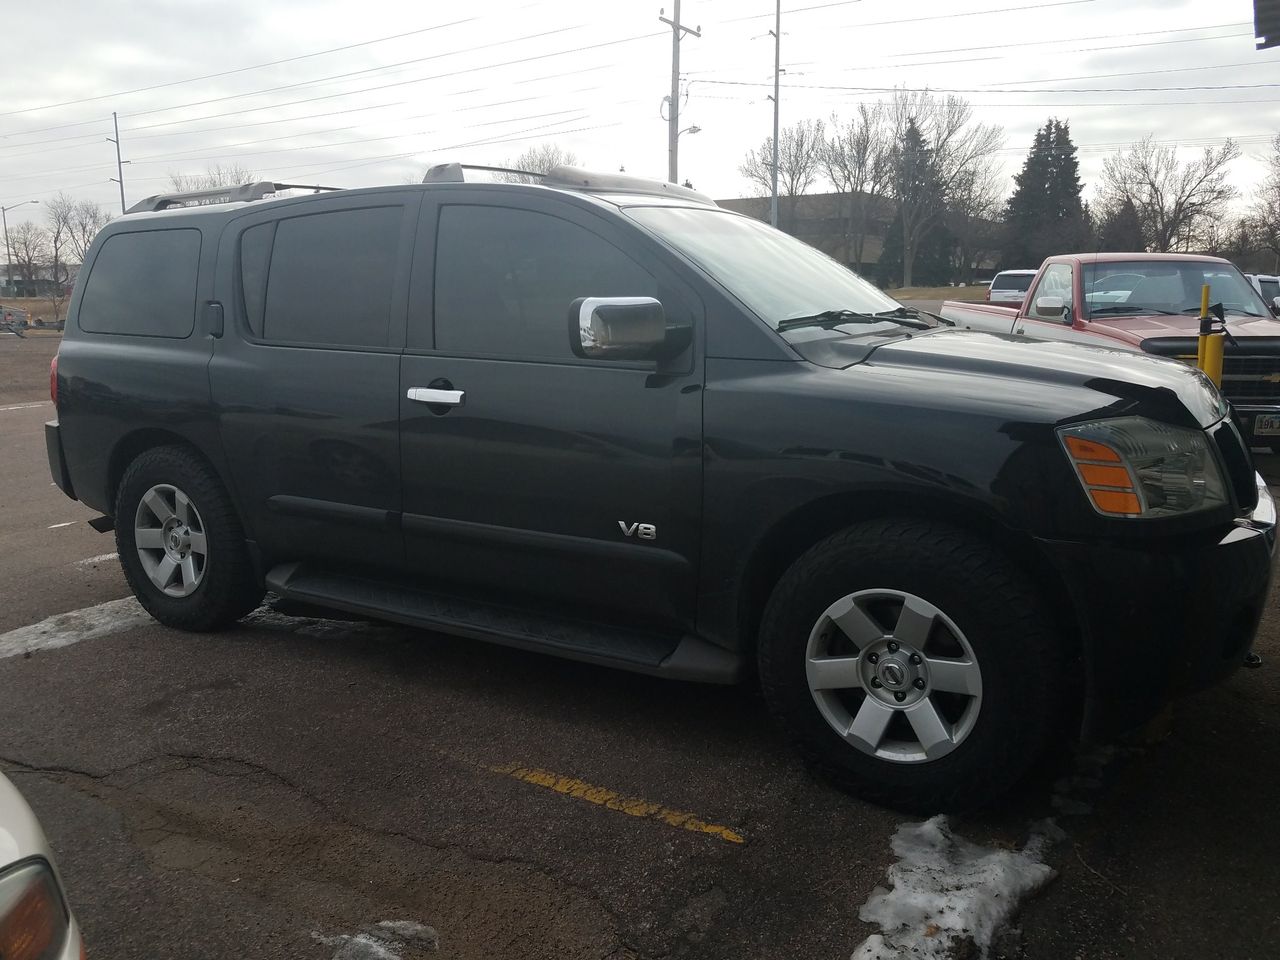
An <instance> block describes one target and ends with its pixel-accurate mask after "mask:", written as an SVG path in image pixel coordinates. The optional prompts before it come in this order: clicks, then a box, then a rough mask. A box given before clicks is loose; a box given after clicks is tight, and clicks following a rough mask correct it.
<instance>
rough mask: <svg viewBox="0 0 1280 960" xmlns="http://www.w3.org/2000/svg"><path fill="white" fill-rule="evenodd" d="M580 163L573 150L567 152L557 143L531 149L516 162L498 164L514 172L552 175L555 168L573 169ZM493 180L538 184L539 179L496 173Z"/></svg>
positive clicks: (505, 161)
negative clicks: (526, 171) (522, 171)
mask: <svg viewBox="0 0 1280 960" xmlns="http://www.w3.org/2000/svg"><path fill="white" fill-rule="evenodd" d="M577 162H578V156H577V154H575V153H574V152H573V151H572V150H566V149H565V148H564V147H562V146H560V145H559V144H556V143H540V144H538V145H537V146H535V147H530V148H529V149H528V150H526V151H525V152H524V153H522V154H520V156H518V157H516V158H515V159H514V160H511V159H506V160H503V161H502V163H500V164H498V166H500V167H508V168H510V169H512V170H528V171H529V172H530V173H550V172H551V169H552V168H553V167H561V166H563V167H572V166H574V165H575V164H577ZM493 178H494V179H495V180H496V181H498V182H499V183H537V182H538V178H537V177H528V176H524V175H523V174H519V173H495V174H494V176H493Z"/></svg>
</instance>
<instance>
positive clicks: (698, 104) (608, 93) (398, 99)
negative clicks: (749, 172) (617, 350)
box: [0, 0, 1280, 226]
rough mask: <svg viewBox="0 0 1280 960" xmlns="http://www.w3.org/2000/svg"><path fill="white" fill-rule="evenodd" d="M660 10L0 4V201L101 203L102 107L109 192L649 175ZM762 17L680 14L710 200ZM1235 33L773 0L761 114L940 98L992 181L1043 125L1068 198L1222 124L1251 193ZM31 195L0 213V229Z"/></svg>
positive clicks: (528, 4)
mask: <svg viewBox="0 0 1280 960" xmlns="http://www.w3.org/2000/svg"><path fill="white" fill-rule="evenodd" d="M665 2H666V3H667V15H668V16H670V14H671V6H670V3H671V0H665ZM663 3H664V0H555V2H552V0H541V2H539V0H471V2H469V3H462V4H459V3H439V2H437V3H432V2H430V0H427V2H423V0H418V2H413V3H409V2H396V0H359V2H354V3H353V2H351V0H341V2H338V0H129V2H128V3H124V2H110V3H103V2H101V0H78V2H71V0H44V2H41V3H25V4H17V3H14V2H10V3H8V4H6V9H5V14H4V17H3V21H2V22H3V32H4V39H5V41H6V43H5V49H6V55H5V69H4V71H3V73H2V74H0V205H5V206H8V205H12V204H14V203H18V202H21V201H23V200H27V199H43V198H47V197H50V196H52V195H53V194H54V193H56V192H57V191H59V190H65V191H67V192H68V193H70V194H73V195H75V196H82V197H89V198H92V199H94V200H98V201H101V202H102V203H103V204H104V205H107V206H108V207H111V208H113V209H115V210H118V209H119V195H118V192H117V187H116V185H115V184H114V183H112V182H110V180H109V179H108V178H110V177H112V176H114V175H115V152H114V146H113V144H111V143H109V142H108V141H107V137H110V136H112V128H111V112H112V111H113V110H114V111H117V112H118V113H119V117H120V138H121V141H122V143H123V146H124V158H125V159H126V160H128V161H130V162H129V164H128V165H127V166H125V168H124V174H125V185H126V190H127V195H128V201H129V203H133V202H135V201H136V200H138V199H140V198H142V197H144V196H146V195H148V194H152V193H158V192H163V191H164V190H165V189H166V186H167V181H168V176H169V174H170V173H173V172H182V173H190V172H199V171H201V170H203V169H204V168H205V167H206V166H208V165H209V164H212V163H215V162H218V161H222V162H231V163H238V164H240V165H242V166H244V167H246V168H248V169H250V170H251V171H252V172H254V173H255V174H256V175H258V176H259V177H260V178H263V179H273V180H277V181H289V180H295V181H301V182H319V183H326V184H332V185H336V186H358V185H368V184H381V183H401V182H405V181H406V180H409V179H418V178H419V177H420V176H421V172H422V171H423V170H424V169H425V168H426V167H427V166H428V165H430V164H432V163H437V162H441V161H447V160H460V161H463V162H473V163H490V164H492V163H498V162H500V161H502V160H503V159H504V158H508V157H514V156H516V155H517V154H519V153H520V151H521V150H523V149H525V148H526V147H528V146H530V145H532V144H536V143H539V142H545V141H550V142H555V143H558V144H561V145H562V146H565V147H567V148H569V149H571V150H573V151H574V152H575V153H576V154H577V155H578V157H579V160H580V162H581V164H582V165H583V166H588V167H592V168H596V169H601V170H617V169H618V168H619V167H620V166H625V167H626V169H627V172H628V173H635V174H641V175H652V176H656V177H663V176H665V173H666V167H667V135H666V125H665V122H664V121H663V120H662V119H661V118H660V116H659V111H660V109H661V106H662V104H661V102H662V98H663V97H664V96H665V95H666V94H667V93H668V91H669V88H670V71H671V34H670V31H669V29H668V28H666V27H665V25H664V24H662V23H660V22H659V21H658V11H659V8H660V7H661V6H662V5H663ZM773 8H774V5H773V3H772V0H684V3H683V7H682V11H681V19H682V20H683V21H684V22H685V23H686V24H688V25H690V26H699V25H700V26H701V28H702V37H701V38H696V37H689V38H687V39H686V40H685V41H684V42H683V45H682V54H681V56H682V60H681V72H682V74H683V75H684V77H685V81H686V82H685V88H684V89H685V94H686V96H687V101H686V102H685V103H684V105H683V107H682V115H681V125H682V126H689V125H693V124H696V125H697V126H699V127H700V128H701V132H700V133H698V134H686V135H685V136H683V137H682V138H681V141H680V142H681V154H680V176H681V178H682V179H683V178H685V177H688V178H690V179H691V180H692V181H693V183H694V185H695V186H696V187H698V188H699V189H701V190H704V191H706V192H708V193H711V194H713V195H714V196H716V197H726V196H737V195H741V194H743V193H748V192H750V190H751V188H750V187H749V185H748V184H747V183H746V182H744V181H743V179H742V178H741V177H740V175H739V174H738V170H737V168H738V164H739V163H740V162H741V160H742V157H743V154H744V153H745V152H746V151H747V150H748V149H750V148H752V147H756V146H758V145H759V144H760V142H761V141H762V140H763V139H764V138H765V137H766V136H767V135H768V134H769V132H770V129H771V124H772V103H771V101H770V100H769V99H768V95H769V93H770V92H771V91H770V84H771V77H772V70H773V41H772V37H771V36H770V35H769V31H770V30H771V29H772V27H773ZM1252 37H1253V31H1252V4H1251V2H1250V0H1057V2H1053V0H1042V2H1032V0H905V2H904V0H855V2H831V0H786V2H784V3H783V15H782V63H783V66H784V68H785V70H786V73H785V76H784V80H783V90H782V97H781V102H782V123H783V125H784V126H785V125H787V124H791V123H794V122H796V121H798V120H802V119H805V118H811V117H813V118H819V117H821V118H828V117H830V116H831V115H832V114H833V113H835V114H838V115H846V116H847V115H849V114H850V113H851V112H852V111H853V110H854V109H855V108H856V105H857V104H858V103H859V102H862V101H869V100H871V101H873V100H875V99H877V98H878V97H882V96H884V95H885V94H884V93H883V92H881V91H880V90H878V89H877V88H881V89H883V88H893V87H894V86H902V85H906V86H910V87H930V88H933V89H938V90H956V91H960V92H962V94H963V95H964V96H966V97H967V98H968V99H969V100H970V101H971V102H972V103H973V105H974V108H975V113H976V115H977V117H978V119H980V120H982V121H984V122H989V123H996V124H999V125H1001V126H1002V127H1003V128H1004V131H1005V149H1004V150H1003V151H1002V152H1001V155H1000V157H1001V160H1002V161H1003V163H1004V165H1005V169H1006V172H1007V173H1008V174H1010V175H1011V174H1012V173H1014V172H1016V170H1017V169H1018V167H1019V166H1020V164H1021V161H1022V158H1023V157H1024V156H1025V153H1026V150H1027V147H1028V146H1029V144H1030V140H1031V136H1032V134H1033V132H1034V130H1035V128H1036V127H1037V126H1039V125H1040V124H1042V123H1043V122H1044V120H1045V119H1046V118H1047V117H1049V116H1057V117H1060V118H1063V119H1067V120H1069V121H1070V123H1071V132H1072V135H1073V137H1074V139H1075V142H1076V144H1077V145H1078V146H1079V147H1080V159H1081V168H1082V176H1083V179H1084V181H1085V190H1086V197H1087V196H1088V195H1089V193H1090V192H1091V190H1092V184H1093V181H1094V180H1095V178H1096V176H1097V174H1098V172H1099V170H1100V169H1101V165H1102V159H1103V157H1104V156H1105V155H1106V154H1107V153H1108V152H1111V151H1113V150H1115V149H1116V148H1117V147H1119V146H1122V145H1124V144H1126V143H1129V142H1131V141H1133V140H1135V139H1138V138H1140V137H1142V136H1144V135H1146V134H1148V133H1150V134H1153V135H1154V136H1155V137H1156V139H1158V140H1161V141H1167V142H1170V143H1176V144H1180V145H1182V146H1181V148H1180V152H1181V154H1182V155H1184V156H1186V157H1190V156H1191V155H1192V152H1193V151H1195V150H1198V149H1199V148H1200V146H1201V145H1203V144H1205V143H1211V144H1218V143H1220V142H1222V140H1223V139H1224V138H1226V137H1234V138H1236V139H1237V140H1238V141H1239V142H1240V144H1241V147H1242V148H1243V150H1244V156H1243V157H1242V158H1241V159H1240V160H1239V161H1237V162H1236V164H1235V166H1234V168H1233V177H1234V180H1235V182H1236V184H1237V186H1238V187H1240V188H1241V190H1242V191H1248V190H1249V189H1250V188H1251V187H1252V185H1253V184H1254V183H1256V182H1257V180H1258V179H1259V177H1260V175H1261V169H1262V168H1261V159H1262V157H1263V156H1264V154H1265V151H1266V146H1267V141H1268V140H1269V138H1270V137H1271V136H1273V135H1274V134H1275V133H1276V132H1277V130H1280V69H1278V68H1277V65H1278V64H1280V50H1271V51H1265V52H1258V51H1255V49H1254V43H1253V39H1252ZM336 48H346V49H336ZM273 61H287V62H274V63H273ZM211 74H221V75H219V76H210V75H211ZM140 88H150V89H140ZM1102 88H1106V89H1102ZM1176 88H1181V89H1176ZM815 189H820V188H817V187H816V188H815ZM1010 189H1011V184H1010ZM39 210H40V208H39V207H34V206H27V207H23V208H22V209H21V210H15V211H13V212H12V213H11V214H10V219H11V223H10V226H12V222H13V221H16V220H20V219H25V218H27V217H32V216H34V217H36V218H38V217H39Z"/></svg>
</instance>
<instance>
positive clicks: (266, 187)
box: [125, 180, 341, 214]
mask: <svg viewBox="0 0 1280 960" xmlns="http://www.w3.org/2000/svg"><path fill="white" fill-rule="evenodd" d="M340 189H341V187H323V186H319V185H317V184H310V183H268V182H267V181H265V180H264V181H260V182H258V183H242V184H240V185H239V186H234V187H214V188H213V189H210V190H188V191H185V192H182V193H157V194H156V195H155V196H151V197H147V198H146V199H145V200H139V201H138V202H137V203H135V204H134V205H133V206H132V207H130V208H129V209H128V210H126V211H125V213H126V214H130V213H151V212H153V211H156V210H171V209H173V208H175V207H207V206H211V205H213V204H217V203H246V202H250V201H253V200H264V199H266V198H267V197H270V196H273V195H275V194H277V193H279V192H280V191H281V190H314V191H316V192H317V193H319V192H320V191H322V190H340Z"/></svg>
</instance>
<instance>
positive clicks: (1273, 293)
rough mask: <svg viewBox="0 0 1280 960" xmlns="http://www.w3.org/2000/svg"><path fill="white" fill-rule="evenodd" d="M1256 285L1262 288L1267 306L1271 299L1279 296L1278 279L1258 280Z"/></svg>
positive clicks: (1279, 281)
mask: <svg viewBox="0 0 1280 960" xmlns="http://www.w3.org/2000/svg"><path fill="white" fill-rule="evenodd" d="M1258 286H1259V287H1261V288H1262V296H1263V299H1265V300H1266V301H1267V305H1268V306H1270V305H1271V301H1272V300H1274V299H1275V298H1276V297H1280V280H1259V281H1258Z"/></svg>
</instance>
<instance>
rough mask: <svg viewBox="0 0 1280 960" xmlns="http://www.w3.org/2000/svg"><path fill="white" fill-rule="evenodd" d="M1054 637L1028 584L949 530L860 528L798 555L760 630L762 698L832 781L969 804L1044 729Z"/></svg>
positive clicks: (873, 794) (1026, 763) (1016, 764)
mask: <svg viewBox="0 0 1280 960" xmlns="http://www.w3.org/2000/svg"><path fill="white" fill-rule="evenodd" d="M1063 651H1064V647H1063V642H1062V638H1061V637H1060V636H1059V635H1058V632H1057V630H1056V629H1055V627H1054V625H1053V622H1052V618H1051V617H1049V616H1048V613H1047V610H1046V608H1045V605H1044V603H1043V601H1042V600H1041V598H1040V596H1039V594H1038V592H1037V590H1036V589H1035V588H1034V586H1033V585H1032V584H1031V583H1030V582H1028V581H1027V580H1026V579H1025V578H1024V577H1023V576H1022V575H1021V574H1020V573H1019V572H1018V571H1017V569H1016V568H1015V567H1014V566H1013V565H1012V564H1011V563H1010V562H1009V560H1008V559H1007V558H1006V557H1005V556H1004V555H1002V554H1001V553H1000V552H999V551H998V550H996V549H995V548H993V547H991V546H990V545H988V544H987V543H985V542H984V541H982V540H980V539H978V538H976V537H973V536H971V535H970V534H968V533H966V532H964V531H962V530H959V529H957V528H954V527H951V526H949V525H945V524H940V523H932V522H927V521H918V520H880V521H870V522H866V523H860V524H856V525H854V526H852V527H849V528H848V529H846V530H844V531H842V532H840V533H838V534H836V535H834V536H832V537H830V538H828V539H827V540H824V541H823V542H821V543H819V544H817V545H816V546H814V547H813V548H811V549H810V550H809V551H808V552H807V553H805V554H804V555H803V556H802V557H800V559H799V560H797V561H796V562H795V563H794V564H793V565H792V566H791V568H790V569H789V570H787V571H786V573H785V574H784V575H783V577H782V579H781V580H780V581H779V582H778V584H777V586H776V587H775V589H774V591H773V594H772V596H771V597H770V599H769V603H768V606H767V607H766V610H765V615H764V619H763V622H762V625H761V631H760V643H759V661H760V677H761V683H762V686H763V689H764V693H765V698H766V700H767V701H768V703H769V706H770V708H771V709H772V711H773V712H774V714H775V715H776V716H777V717H778V718H779V720H781V722H782V724H783V726H784V727H785V728H786V730H787V732H788V733H789V735H790V737H791V739H792V740H793V742H795V744H796V745H797V747H798V748H799V749H800V751H801V752H802V754H803V755H804V756H805V757H806V758H807V759H808V760H809V761H810V762H811V763H813V764H814V765H815V766H816V767H817V768H818V769H819V770H820V771H822V772H823V773H824V774H826V775H827V776H828V777H829V778H830V779H831V780H833V781H834V782H835V783H837V784H838V785H839V786H841V787H843V788H845V789H848V790H850V791H852V792H854V793H857V794H859V795H860V796H863V797H865V798H867V799H869V800H872V801H873V802H876V803H881V804H884V805H886V806H891V807H897V808H900V809H904V810H910V811H912V812H923V813H934V812H937V811H940V810H942V811H947V810H960V809H968V808H972V807H975V806H980V805H982V804H984V803H986V802H988V801H990V800H992V799H994V798H996V797H997V796H998V795H1000V794H1001V793H1002V792H1004V791H1005V790H1007V789H1008V788H1009V787H1010V786H1012V785H1013V784H1014V783H1015V782H1016V781H1017V780H1018V779H1019V778H1020V777H1021V776H1022V775H1023V774H1024V773H1025V772H1026V771H1027V769H1028V768H1029V767H1030V766H1031V764H1032V763H1033V762H1034V761H1035V760H1036V758H1037V757H1038V755H1039V754H1040V752H1041V751H1042V750H1043V749H1044V746H1045V744H1046V743H1047V742H1048V739H1049V737H1050V734H1051V732H1052V731H1053V730H1054V729H1055V725H1056V721H1057V719H1058V715H1059V711H1060V710H1061V701H1062V697H1061V691H1062V689H1063V682H1062V681H1063V675H1064V670H1065V665H1064V656H1063Z"/></svg>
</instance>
